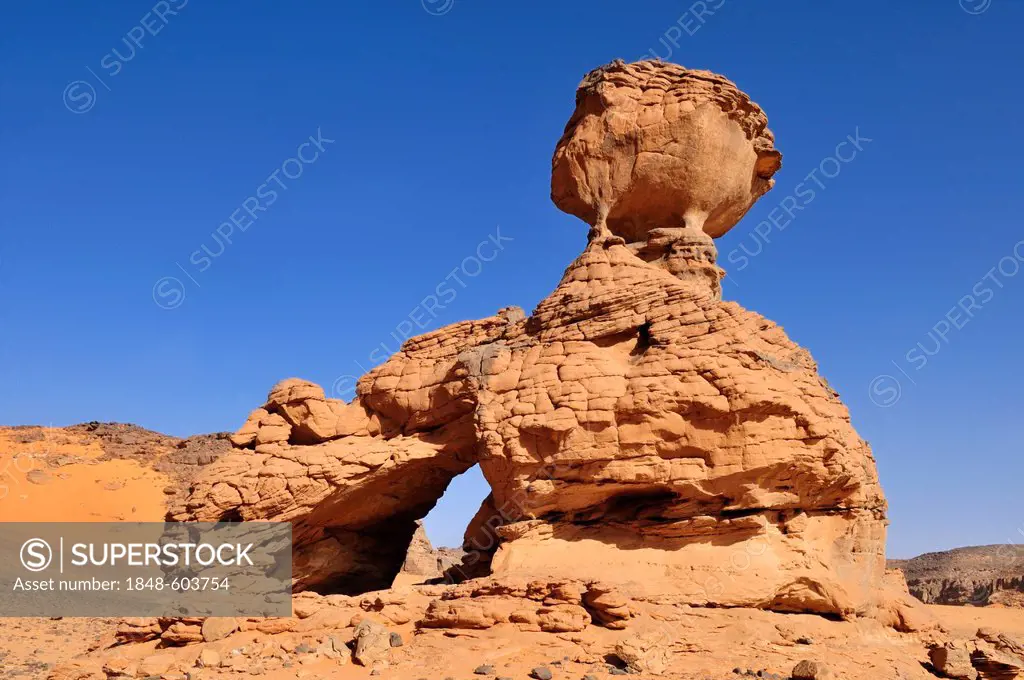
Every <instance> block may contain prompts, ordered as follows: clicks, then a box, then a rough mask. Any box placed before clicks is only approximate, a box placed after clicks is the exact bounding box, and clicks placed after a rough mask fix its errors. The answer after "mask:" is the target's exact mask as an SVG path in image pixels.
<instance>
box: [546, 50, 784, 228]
mask: <svg viewBox="0 0 1024 680" xmlns="http://www.w3.org/2000/svg"><path fill="white" fill-rule="evenodd" d="M781 163H782V154H780V153H779V152H778V151H776V150H775V146H774V137H773V135H772V133H771V131H770V130H769V129H768V117H767V116H765V114H764V112H763V111H762V110H761V108H760V107H759V106H758V105H757V104H755V103H754V102H752V101H751V100H750V97H748V96H747V95H746V94H744V93H743V92H742V91H740V89H739V88H737V87H736V85H735V84H733V83H732V82H730V81H729V80H727V79H725V78H723V77H722V76H720V75H717V74H714V73H711V72H709V71H695V70H692V69H687V68H683V67H682V66H676V65H675V64H668V63H664V62H659V61H641V62H637V63H634V64H626V63H623V62H621V61H617V62H613V63H611V64H608V65H607V66H604V67H602V68H599V69H596V70H594V71H592V72H591V73H589V74H588V75H587V76H586V77H585V78H584V79H583V82H581V83H580V86H579V89H578V90H577V92H576V112H575V113H574V114H573V116H572V118H571V119H570V120H569V124H568V125H567V126H566V130H565V134H564V136H563V137H562V139H561V141H560V142H559V143H558V148H557V149H556V151H555V157H554V161H553V172H552V181H551V197H552V199H553V200H554V202H555V204H556V205H558V207H559V208H561V209H562V210H564V211H566V212H568V213H571V214H573V215H576V216H577V217H579V218H580V219H582V220H583V221H585V222H587V223H588V224H590V225H592V226H593V227H594V228H595V229H596V230H597V231H598V232H609V231H610V232H611V233H613V234H616V235H618V236H621V237H622V238H624V239H625V240H627V241H643V240H645V237H646V235H647V234H648V233H649V232H650V231H651V230H652V229H656V228H675V227H682V226H689V227H692V228H695V229H703V230H704V231H706V232H707V233H708V234H710V235H711V236H721V235H722V234H724V233H725V232H727V231H728V230H729V229H731V228H732V227H733V226H734V225H735V224H736V223H737V222H739V220H740V218H742V217H743V215H744V214H746V212H747V211H748V210H749V209H750V206H752V205H753V204H754V202H755V201H756V200H757V199H758V198H760V197H761V196H762V195H763V194H764V193H765V192H767V191H768V190H769V189H771V187H772V184H773V182H772V179H771V178H772V175H774V174H775V172H776V171H777V170H778V169H779V167H780V166H781Z"/></svg>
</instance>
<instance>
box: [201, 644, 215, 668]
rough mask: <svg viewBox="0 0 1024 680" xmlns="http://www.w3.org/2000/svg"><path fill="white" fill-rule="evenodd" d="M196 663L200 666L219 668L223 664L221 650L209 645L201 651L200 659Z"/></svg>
mask: <svg viewBox="0 0 1024 680" xmlns="http://www.w3.org/2000/svg"><path fill="white" fill-rule="evenodd" d="M196 665H197V666H199V667H200V668H219V667H220V665H221V658H220V652H218V651H217V650H216V649H213V648H212V647H207V648H205V649H204V650H203V651H201V652H199V659H197V660H196Z"/></svg>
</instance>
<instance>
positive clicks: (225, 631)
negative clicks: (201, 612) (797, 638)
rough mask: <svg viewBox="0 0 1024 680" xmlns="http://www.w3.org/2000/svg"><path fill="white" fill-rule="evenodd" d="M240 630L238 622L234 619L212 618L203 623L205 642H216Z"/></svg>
mask: <svg viewBox="0 0 1024 680" xmlns="http://www.w3.org/2000/svg"><path fill="white" fill-rule="evenodd" d="M236 630H238V620H237V619H233V618H221V617H211V618H208V619H206V620H205V621H203V628H202V632H203V640H205V641H206V642H216V641H217V640H223V639H224V638H226V637H227V636H229V635H231V634H232V633H234V632H235V631H236Z"/></svg>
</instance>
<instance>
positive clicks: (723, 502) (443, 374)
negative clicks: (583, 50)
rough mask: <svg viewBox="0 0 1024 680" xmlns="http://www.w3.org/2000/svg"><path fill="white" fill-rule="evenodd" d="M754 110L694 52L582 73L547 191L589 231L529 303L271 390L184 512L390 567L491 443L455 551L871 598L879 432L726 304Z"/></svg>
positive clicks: (812, 605)
mask: <svg viewBox="0 0 1024 680" xmlns="http://www.w3.org/2000/svg"><path fill="white" fill-rule="evenodd" d="M766 123H767V120H766V118H765V116H764V114H763V112H761V110H760V109H759V108H758V107H757V106H756V105H755V104H753V103H752V102H751V101H750V100H749V98H748V97H747V96H746V95H744V94H743V93H741V92H740V91H739V90H738V89H736V87H735V86H734V85H732V84H731V83H729V81H727V80H725V79H723V78H721V77H719V76H714V75H713V74H708V73H706V72H698V71H688V70H686V69H683V68H682V67H677V66H674V65H669V64H663V63H660V62H643V63H640V64H630V65H627V64H621V63H616V64H612V65H610V66H608V67H605V68H602V69H598V70H597V71H595V72H594V73H592V74H591V75H589V76H588V77H587V78H586V79H585V80H584V81H583V83H582V84H581V86H580V90H579V92H578V95H577V111H576V113H575V114H574V115H573V118H572V121H571V122H570V124H569V127H568V129H567V132H566V136H565V137H564V138H563V139H562V141H561V142H560V143H559V146H558V149H557V151H556V154H555V158H554V173H553V190H552V194H553V196H554V199H555V201H556V203H557V204H558V205H559V206H560V207H562V208H563V209H565V210H567V211H569V212H572V213H574V214H577V215H579V216H581V217H582V218H584V219H585V220H587V221H588V222H590V224H591V226H592V230H591V238H590V240H589V243H588V245H587V247H586V250H585V251H584V252H583V254H582V255H580V256H579V258H577V260H576V261H575V262H573V263H572V264H571V265H570V266H569V268H568V269H567V270H566V271H565V274H564V276H563V278H562V281H561V282H560V283H559V285H558V287H557V288H556V289H555V291H554V292H553V293H552V294H551V295H550V296H548V298H546V299H545V300H544V301H543V302H541V303H540V304H539V305H538V306H537V308H536V309H535V310H534V312H533V314H532V315H530V316H529V317H526V316H525V315H524V314H523V313H522V312H521V311H520V310H518V309H516V308H509V309H505V310H502V311H501V312H499V313H498V314H497V315H495V316H493V317H490V318H487V319H483V320H480V321H471V322H463V323H459V324H454V325H452V326H448V327H446V328H442V329H440V330H438V331H434V332H432V333H428V334H426V335H423V336H420V337H417V338H413V339H411V340H409V341H408V342H406V343H405V345H404V346H403V347H402V348H401V350H400V351H399V352H398V353H397V354H396V355H395V356H393V357H392V358H391V359H390V360H389V361H388V362H386V363H384V364H382V365H381V366H379V367H377V368H375V369H374V370H372V371H371V372H370V373H369V374H367V375H366V376H364V377H363V378H362V379H361V380H360V381H359V384H358V387H357V396H356V398H355V399H354V400H353V401H352V403H348V404H346V403H343V402H340V401H337V400H332V399H327V398H325V395H324V393H323V390H321V389H320V388H319V387H317V386H315V385H312V384H310V383H307V382H303V381H298V380H289V381H285V382H284V383H282V384H280V385H278V386H276V387H275V388H274V390H273V391H272V392H271V394H270V396H269V398H268V400H267V402H266V404H264V406H263V407H261V408H259V409H257V410H256V411H255V412H254V413H253V414H252V415H251V416H250V418H249V420H248V422H247V423H246V424H245V426H244V427H243V428H242V430H240V431H239V433H238V434H237V435H236V437H235V439H234V444H235V446H236V447H237V450H236V452H235V453H234V454H232V455H230V456H227V457H225V458H223V459H221V460H220V461H218V462H217V463H215V464H214V465H212V466H211V467H210V468H209V469H208V471H207V473H206V474H205V475H204V476H203V478H201V479H200V480H199V482H198V483H197V484H196V485H195V488H194V492H193V493H192V495H191V497H190V498H189V500H188V502H187V504H185V505H184V506H183V507H182V508H181V509H180V511H179V512H178V514H177V517H178V518H179V519H183V520H216V519H222V518H244V519H270V520H279V521H291V522H293V523H294V526H295V536H296V555H295V557H296V570H295V575H296V587H297V588H298V589H316V590H320V591H332V590H333V591H339V592H347V593H355V592H361V591H365V590H370V589H373V588H380V587H386V585H387V584H388V583H390V580H391V578H392V577H393V576H394V574H395V573H397V571H398V569H399V568H400V567H401V564H402V562H403V560H404V559H405V550H406V547H407V546H408V545H409V542H410V540H411V539H412V536H413V533H414V531H415V529H416V520H418V519H420V518H422V517H423V516H424V515H425V514H426V513H427V512H428V511H429V510H430V508H431V507H432V506H433V505H434V503H435V502H436V501H437V499H438V498H439V497H440V496H441V494H442V493H443V491H444V489H445V487H446V486H447V484H448V483H449V481H450V480H451V479H452V478H453V477H454V476H456V475H458V474H460V473H461V472H463V471H465V470H466V469H468V468H469V467H471V466H472V465H474V464H479V465H480V466H481V468H482V470H483V473H484V475H485V477H486V478H487V481H488V482H489V484H490V486H491V489H492V493H491V496H490V497H489V498H488V499H487V501H485V503H484V507H482V508H481V511H480V512H479V513H478V515H477V517H476V518H474V520H473V522H472V523H471V524H470V527H469V528H468V529H467V534H466V541H467V546H466V547H468V548H470V549H471V552H470V555H471V556H476V561H477V564H475V565H469V564H467V565H466V566H467V569H468V568H470V567H476V568H480V567H484V568H485V571H486V568H487V565H488V564H489V570H490V573H491V576H492V578H495V579H505V580H507V579H518V580H523V579H526V580H529V579H543V580H546V581H548V582H558V581H559V580H566V579H576V580H583V581H585V582H587V583H600V584H601V588H605V589H608V592H628V593H631V594H634V595H636V596H641V597H658V598H661V599H662V600H664V601H665V602H667V603H689V604H697V605H715V606H752V607H761V608H768V609H774V610H779V611H809V612H820V613H829V614H839V615H842V616H852V615H854V614H855V613H870V612H872V611H875V610H876V609H877V607H878V606H880V605H883V602H882V600H883V599H884V598H883V597H882V596H881V595H880V592H881V591H882V590H883V589H884V588H885V587H886V585H887V581H886V579H885V559H884V542H885V526H886V518H885V510H886V505H885V500H884V497H883V495H882V491H881V488H880V487H879V484H878V478H877V474H876V470H875V464H874V460H873V458H872V455H871V451H870V449H869V448H868V446H867V444H866V443H865V442H864V441H863V440H861V439H860V437H858V436H857V434H856V432H855V431H854V429H853V427H852V426H851V424H850V419H849V414H848V412H847V410H846V408H845V407H844V406H843V404H842V403H841V401H840V400H839V398H838V395H837V394H836V393H835V392H834V391H833V390H832V389H831V388H830V387H829V386H828V384H827V383H826V382H825V380H824V379H823V378H822V377H821V376H819V375H818V373H817V367H816V365H815V363H814V361H813V360H812V359H811V357H810V355H809V354H808V353H807V351H806V350H804V349H802V348H800V347H799V346H797V345H796V344H795V343H793V342H792V341H791V340H789V339H788V338H787V337H786V334H785V333H784V332H783V330H782V329H781V328H779V327H778V326H776V325H775V324H774V323H772V322H771V321H768V320H767V319H764V318H763V317H761V316H759V315H757V314H755V313H753V312H749V311H746V310H744V309H743V308H742V307H740V306H739V305H737V304H735V303H732V302H724V301H722V299H721V286H720V279H721V277H722V271H721V269H719V267H718V266H717V264H716V261H715V260H716V250H715V246H714V242H713V241H712V239H711V236H716V235H720V234H722V233H724V232H725V231H727V230H728V229H729V228H731V227H732V226H733V225H734V224H735V223H736V221H737V220H738V219H739V218H740V217H741V216H742V215H743V214H744V213H745V212H746V211H747V209H749V207H750V205H752V204H753V202H754V201H755V200H756V199H757V198H758V197H759V196H760V195H761V194H763V193H764V192H765V191H767V190H768V189H769V188H770V187H771V181H770V177H771V174H772V173H774V171H775V170H776V169H777V168H778V166H779V163H780V155H779V153H778V152H777V151H775V150H774V148H773V146H772V137H771V133H770V132H769V131H768V130H767V127H766ZM470 575H473V573H470ZM580 597H583V595H581V596H580ZM570 600H571V598H570ZM572 602H574V603H575V600H572ZM580 602H581V603H583V600H580ZM567 603H568V601H567ZM572 606H574V607H575V606H579V607H582V608H584V609H585V606H584V604H579V605H577V604H572ZM610 606H612V605H610ZM886 606H888V605H886ZM612 608H614V606H612ZM446 611H447V610H446ZM566 611H568V610H566ZM573 612H575V613H574V614H573V615H572V616H575V615H576V613H578V611H577V610H573ZM885 615H886V616H889V617H890V618H894V617H895V618H898V616H897V615H896V614H894V613H893V611H891V610H889V611H887V613H885ZM437 616H438V617H440V619H438V620H444V616H447V614H442V613H440V612H439V613H438V614H437ZM570 618H572V617H571V616H570ZM574 620H575V619H574Z"/></svg>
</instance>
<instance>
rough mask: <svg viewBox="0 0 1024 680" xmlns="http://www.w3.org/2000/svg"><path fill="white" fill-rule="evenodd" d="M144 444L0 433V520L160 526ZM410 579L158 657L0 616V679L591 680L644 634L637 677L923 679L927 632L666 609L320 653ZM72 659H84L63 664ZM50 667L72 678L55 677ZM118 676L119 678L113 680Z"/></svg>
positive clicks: (419, 604)
mask: <svg viewBox="0 0 1024 680" xmlns="http://www.w3.org/2000/svg"><path fill="white" fill-rule="evenodd" d="M130 443H133V442H130ZM157 443H158V444H160V446H161V447H163V448H160V447H157V449H152V450H150V453H148V454H147V453H145V451H147V450H148V449H146V448H145V447H143V449H142V451H143V453H141V454H136V455H135V457H134V458H133V457H132V456H131V455H129V454H126V453H125V452H124V451H122V450H118V449H117V447H115V446H110V445H108V444H107V443H106V440H105V439H103V438H98V437H96V436H93V435H90V434H88V433H86V434H83V433H81V432H77V431H68V430H64V429H49V428H14V429H9V428H3V429H0V471H2V472H0V474H2V484H3V486H2V487H0V492H4V491H5V492H6V493H5V494H3V495H4V497H3V498H2V499H0V521H6V522H10V521H73V520H93V521H103V520H106V521H115V520H117V521H120V520H148V521H160V520H162V519H163V517H164V513H165V507H166V503H167V499H168V498H170V497H171V496H172V495H173V494H172V493H171V492H172V491H173V486H174V484H175V479H173V477H172V476H171V475H168V474H167V473H165V472H163V471H161V470H160V469H159V467H160V465H159V461H160V460H162V459H163V458H164V457H166V456H167V455H168V453H167V450H169V449H173V448H174V446H171V445H168V446H164V445H163V444H161V443H160V442H157ZM414 581H415V579H413V578H411V577H408V576H403V577H400V579H399V581H398V582H396V584H395V587H394V588H393V589H392V590H390V591H385V592H384V593H380V594H375V593H369V594H367V595H365V596H362V597H361V598H359V597H357V598H350V599H349V602H350V604H351V606H350V607H349V609H348V610H346V611H345V615H344V618H343V619H323V618H319V617H318V616H310V617H309V618H307V619H303V620H301V621H298V623H297V624H296V625H291V626H288V627H287V628H288V630H284V631H283V632H276V633H275V631H274V630H268V629H267V628H264V629H263V630H256V629H254V627H253V626H250V627H249V628H250V629H248V630H245V629H244V628H245V626H243V630H240V631H238V632H235V633H234V634H232V635H230V636H229V637H226V638H224V639H220V640H216V641H213V642H206V643H200V644H190V645H187V646H182V647H169V648H163V647H162V644H161V643H160V641H159V640H150V641H146V642H137V643H132V644H124V645H120V646H118V645H117V638H116V637H115V634H116V632H117V630H118V627H119V626H120V625H121V621H120V620H116V619H84V618H64V619H56V620H51V619H47V618H8V619H0V677H7V678H32V679H36V678H39V679H42V678H49V677H54V678H63V679H71V678H74V679H75V680H84V679H85V678H97V679H99V678H105V677H152V678H168V679H175V680H182V679H183V678H190V679H191V680H196V679H197V678H225V677H240V676H249V675H258V676H260V677H266V678H268V679H281V680H284V679H290V678H361V677H369V676H371V675H374V676H382V677H393V678H401V679H403V680H405V679H409V680H419V679H420V678H462V679H467V678H470V677H480V675H479V674H478V675H474V671H475V670H477V669H478V668H480V667H481V666H489V667H491V668H485V669H483V670H485V671H487V672H486V675H489V676H494V677H501V678H527V677H529V676H530V673H531V671H532V670H533V669H535V668H537V667H541V666H542V667H544V668H546V669H548V670H550V671H551V672H552V675H553V677H555V678H583V677H584V676H587V675H592V676H596V677H603V676H605V675H608V674H618V673H621V672H622V671H621V670H619V669H618V668H617V667H616V665H615V663H610V661H613V660H611V659H610V658H609V657H608V650H610V649H613V648H614V647H615V645H616V643H617V642H619V641H621V640H622V639H624V638H626V637H629V636H641V637H643V636H646V638H647V639H649V640H651V639H653V640H654V641H655V644H654V647H656V648H660V649H661V650H662V651H661V652H660V654H661V656H662V659H661V661H663V662H664V668H663V670H660V671H656V672H651V673H645V674H646V675H651V676H662V677H675V678H725V677H735V675H736V674H735V672H734V670H739V671H741V672H742V673H748V672H749V674H751V675H753V674H756V673H757V672H758V671H761V672H762V675H764V676H767V677H772V674H775V676H776V677H789V673H790V672H791V671H792V669H793V667H794V665H795V664H797V663H798V662H799V661H801V660H804V659H812V660H819V661H824V662H826V663H827V664H828V665H829V666H831V667H832V668H833V669H834V670H835V672H836V673H837V675H838V677H840V678H848V679H856V678H864V679H865V680H867V679H869V678H870V679H871V680H878V679H884V678H905V679H909V678H931V677H935V676H934V675H933V674H932V673H930V672H929V671H928V670H927V669H926V667H925V665H924V664H925V663H926V662H927V660H928V657H927V652H926V647H925V643H926V642H927V638H928V635H927V634H900V633H896V632H894V631H893V630H892V629H889V628H885V627H883V626H881V625H880V624H878V623H877V622H875V621H868V620H863V621H862V620H858V621H852V622H842V621H832V620H828V619H826V618H823V617H820V616H814V615H803V614H779V613H773V612H767V611H761V610H752V609H707V608H690V607H686V606H682V607H679V606H676V607H672V608H669V609H666V610H665V613H664V616H660V615H658V614H657V611H655V614H654V615H648V616H646V617H645V618H644V619H642V620H636V621H634V622H632V623H631V625H630V627H629V629H628V630H625V631H623V630H609V629H607V628H603V627H599V626H589V627H588V628H587V629H586V630H584V631H581V632H578V633H541V632H529V631H524V630H521V629H520V627H518V626H516V625H514V624H501V625H497V626H494V627H493V628H490V629H487V630H466V629H458V630H451V629H446V630H438V629H429V628H417V627H416V625H415V621H416V620H418V618H419V616H418V615H415V616H411V617H410V618H409V620H407V621H406V622H404V623H403V622H397V623H396V622H395V621H394V620H390V621H389V620H386V619H380V621H381V623H383V624H384V625H386V626H387V629H388V631H389V632H391V633H397V634H398V635H399V636H400V637H401V640H402V644H401V646H397V647H394V648H392V649H390V650H388V652H387V654H386V655H385V657H384V658H383V659H381V660H378V661H377V662H374V663H371V664H368V665H365V666H364V665H357V664H355V663H353V662H352V661H350V660H349V659H350V656H351V655H350V653H349V652H348V651H347V650H346V651H345V652H344V653H342V654H337V653H335V652H333V651H332V650H333V649H335V648H340V649H344V648H345V645H348V644H349V643H350V642H351V640H352V636H353V628H354V625H355V624H356V623H357V622H358V620H359V619H360V618H362V617H365V618H370V619H377V618H379V617H376V616H375V615H374V611H373V610H374V607H373V606H372V601H373V600H374V598H375V597H383V598H384V599H389V600H391V601H394V600H398V601H400V602H401V603H402V606H404V607H407V608H408V609H409V610H410V611H414V612H422V611H423V610H424V609H426V607H427V606H428V605H429V602H430V600H431V598H432V596H436V592H435V591H431V590H430V588H431V587H422V586H418V585H414ZM437 587H438V586H433V588H437ZM367 603H371V604H369V605H368V604H367ZM925 609H926V610H927V612H929V613H930V614H931V615H932V616H934V618H935V619H936V620H937V621H938V623H939V624H940V626H941V627H942V628H943V629H944V630H945V631H946V632H947V637H953V638H958V639H971V638H973V637H974V636H975V634H976V632H977V630H978V629H979V628H981V627H992V628H996V629H998V630H999V631H1001V632H1003V633H1005V634H1007V635H1009V636H1010V637H1014V638H1017V639H1024V610H1019V609H1012V608H1003V607H985V608H972V607H943V606H927V607H926V608H925ZM353 612H355V614H353ZM282 628H284V627H282ZM102 650H105V651H102ZM204 652H205V654H206V655H207V656H209V655H210V654H211V653H215V655H216V656H218V657H219V658H220V661H219V665H218V666H217V667H207V668H202V669H197V665H201V662H200V660H199V656H200V654H203V653H204ZM83 655H84V656H83ZM81 659H85V660H86V661H85V662H80V663H77V665H76V663H75V662H76V660H79V661H80V660H81ZM98 659H100V661H98ZM68 664H71V665H70V666H69V665H68ZM104 665H106V666H107V671H106V673H104V672H103V670H102V668H103V666H104ZM172 667H173V668H174V669H176V670H169V669H170V668H172ZM58 668H61V669H68V668H71V669H72V670H71V671H65V670H61V671H60V672H58V673H55V669H58ZM118 670H123V671H124V672H127V673H129V674H130V675H122V676H118V675H116V671H118ZM186 672H188V673H189V674H190V675H188V676H186V675H185V673H186Z"/></svg>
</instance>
